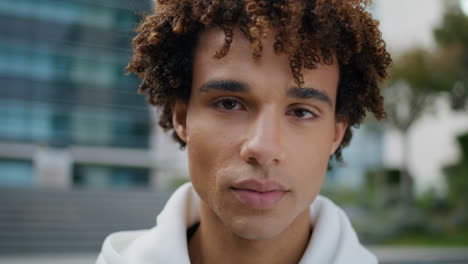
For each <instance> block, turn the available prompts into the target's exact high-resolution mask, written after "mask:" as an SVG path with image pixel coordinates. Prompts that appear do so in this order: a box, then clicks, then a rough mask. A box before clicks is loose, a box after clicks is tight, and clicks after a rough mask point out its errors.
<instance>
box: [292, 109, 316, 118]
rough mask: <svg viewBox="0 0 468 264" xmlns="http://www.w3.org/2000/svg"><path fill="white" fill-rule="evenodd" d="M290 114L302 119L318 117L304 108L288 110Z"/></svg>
mask: <svg viewBox="0 0 468 264" xmlns="http://www.w3.org/2000/svg"><path fill="white" fill-rule="evenodd" d="M288 114H289V115H292V116H294V117H297V118H300V119H314V118H316V117H317V115H316V114H314V113H313V112H311V111H309V110H307V109H304V108H295V109H292V110H290V111H288Z"/></svg>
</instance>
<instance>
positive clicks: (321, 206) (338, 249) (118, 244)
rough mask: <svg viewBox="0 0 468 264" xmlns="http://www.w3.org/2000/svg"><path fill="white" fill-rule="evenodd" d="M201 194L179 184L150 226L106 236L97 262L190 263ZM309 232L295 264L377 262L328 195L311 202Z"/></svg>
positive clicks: (131, 263)
mask: <svg viewBox="0 0 468 264" xmlns="http://www.w3.org/2000/svg"><path fill="white" fill-rule="evenodd" d="M199 203H200V200H199V197H198V195H197V194H196V193H195V191H194V190H193V188H192V185H191V184H190V183H186V184H184V185H183V186H181V187H179V189H177V190H176V191H175V192H174V194H173V195H172V196H171V198H170V199H169V200H168V202H167V203H166V205H165V207H164V209H163V210H162V211H161V213H160V214H159V215H158V217H157V220H156V223H157V224H156V226H155V227H153V228H151V229H149V230H138V231H124V232H117V233H113V234H111V235H109V236H108V237H107V238H106V239H105V240H104V244H103V246H102V251H101V253H100V254H99V256H98V259H97V261H96V264H150V263H151V264H153V263H180V264H189V263H190V259H189V255H188V249H187V229H188V228H189V227H190V226H192V225H194V224H195V223H197V222H199V221H200V215H199V211H198V210H199ZM310 219H311V224H312V226H313V233H312V235H311V237H310V240H309V244H308V246H307V249H306V251H305V252H304V255H303V257H302V259H301V261H300V262H299V263H300V264H305V263H334V264H344V263H359V264H367V263H369V264H371V263H372V264H373V263H377V258H376V257H375V256H374V255H372V254H371V253H370V252H369V251H368V250H367V249H366V248H364V247H363V246H362V245H361V244H360V242H359V240H358V238H357V235H356V232H355V231H354V229H353V228H352V226H351V223H350V222H349V219H348V217H347V216H346V215H345V213H344V211H343V210H342V209H340V208H339V207H338V206H336V205H335V204H334V203H333V202H332V201H330V200H329V199H327V198H325V197H323V196H318V197H317V198H316V199H315V201H314V202H313V203H312V205H311V210H310Z"/></svg>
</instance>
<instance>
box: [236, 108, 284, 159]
mask: <svg viewBox="0 0 468 264" xmlns="http://www.w3.org/2000/svg"><path fill="white" fill-rule="evenodd" d="M248 131H249V132H248V135H247V138H246V140H245V142H244V143H243V145H242V148H241V153H240V155H241V158H242V160H244V161H245V162H247V163H250V164H255V165H260V166H275V165H276V166H277V165H279V164H280V163H282V161H283V159H284V150H283V147H282V145H281V142H282V140H281V137H282V132H281V120H280V115H277V114H275V113H274V112H273V111H264V113H260V114H259V115H258V116H257V118H256V119H255V120H254V121H252V123H251V126H250V128H249V130H248Z"/></svg>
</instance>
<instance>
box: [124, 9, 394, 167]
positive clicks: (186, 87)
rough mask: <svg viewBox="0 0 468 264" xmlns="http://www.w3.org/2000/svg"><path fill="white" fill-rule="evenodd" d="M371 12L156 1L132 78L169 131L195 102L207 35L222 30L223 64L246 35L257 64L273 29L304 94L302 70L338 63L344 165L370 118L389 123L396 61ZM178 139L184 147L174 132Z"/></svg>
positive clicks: (137, 41) (141, 32)
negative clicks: (199, 54)
mask: <svg viewBox="0 0 468 264" xmlns="http://www.w3.org/2000/svg"><path fill="white" fill-rule="evenodd" d="M369 5H370V2H369V1H366V0H243V1H240V0H158V1H157V3H156V7H155V9H154V12H153V13H152V14H149V15H147V16H146V18H145V19H144V20H143V21H142V22H141V24H140V25H139V27H138V28H137V36H136V37H135V38H134V39H133V49H134V54H133V57H132V59H131V61H130V63H129V65H128V66H127V71H128V72H134V73H136V74H137V75H138V76H139V77H140V78H141V79H142V82H141V85H140V87H139V92H140V93H147V98H148V101H149V103H150V104H153V105H155V106H159V107H160V108H161V109H162V114H161V118H160V121H159V124H160V125H161V127H163V128H164V129H165V130H169V129H172V128H173V124H172V111H171V107H172V105H173V104H174V102H175V100H178V99H182V100H185V101H188V99H189V97H190V91H191V82H192V80H191V79H192V60H193V52H194V47H195V45H196V41H197V35H198V33H199V32H200V31H201V30H203V29H204V28H206V27H213V26H215V27H219V28H221V29H223V30H224V33H225V42H224V45H222V46H221V47H220V48H219V50H218V51H217V52H216V54H214V57H215V58H222V57H223V56H225V55H226V54H227V53H228V52H229V47H230V44H231V42H232V39H233V29H234V27H238V28H240V30H241V32H242V33H243V34H244V35H245V37H247V38H248V39H249V40H250V42H251V47H252V56H253V57H254V58H256V59H258V58H260V57H261V56H262V39H264V38H267V37H268V36H270V35H271V34H272V32H273V29H274V33H275V35H274V39H275V43H274V50H275V52H276V53H277V54H278V53H286V54H287V55H288V56H289V58H290V68H291V73H292V75H293V77H294V79H295V81H296V83H297V84H298V85H299V86H300V85H302V84H303V78H302V74H301V70H302V68H306V69H314V68H316V65H317V64H318V63H325V64H332V63H333V62H334V60H335V59H336V60H337V63H338V64H339V67H340V82H339V85H338V91H337V98H336V100H337V101H336V102H337V103H336V117H337V119H338V120H339V121H345V122H347V123H348V128H347V130H346V132H345V135H344V138H343V140H342V142H341V145H340V146H339V147H338V149H337V151H336V152H335V154H334V156H335V158H336V160H337V161H338V162H342V161H343V159H342V149H343V148H344V147H346V146H347V145H349V142H350V140H351V137H352V131H351V127H352V126H355V127H358V126H359V124H360V123H361V122H362V121H363V119H364V117H365V115H366V110H368V111H371V112H372V113H373V114H374V115H375V117H376V118H377V119H378V120H380V119H383V118H384V117H385V111H384V108H383V97H382V96H381V95H380V89H379V86H378V83H379V82H380V81H382V80H383V79H385V78H386V77H387V68H388V67H389V66H390V64H391V58H390V55H389V53H388V52H387V51H386V49H385V42H384V41H383V40H382V34H381V32H380V31H379V29H378V24H379V23H378V21H376V20H374V19H373V18H372V17H371V15H370V14H369V13H368V12H367V11H366V8H367V7H368V6H369ZM173 136H174V138H175V139H176V140H177V141H178V142H179V143H180V144H181V147H184V146H185V143H184V142H183V141H182V140H181V139H180V138H179V137H178V136H177V134H176V133H175V132H173Z"/></svg>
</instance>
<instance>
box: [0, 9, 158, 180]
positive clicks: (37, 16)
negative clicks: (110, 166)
mask: <svg viewBox="0 0 468 264" xmlns="http://www.w3.org/2000/svg"><path fill="white" fill-rule="evenodd" d="M150 6H151V2H150V1H146V0H134V1H126V0H112V1H111V0H93V1H89V0H67V1H60V0H2V1H0V24H1V25H2V26H1V27H0V124H1V125H0V141H2V142H24V143H32V144H43V145H50V146H59V147H67V146H71V145H82V146H83V145H84V146H99V147H108V148H112V147H119V148H132V149H135V148H136V149H148V148H149V135H150V122H149V109H148V107H147V104H146V102H145V99H144V97H143V96H141V95H137V94H136V90H137V87H138V83H139V82H138V80H137V78H136V77H135V76H125V66H126V64H127V63H128V61H129V59H130V57H131V39H132V36H133V35H134V33H133V29H134V27H135V26H136V23H137V22H138V19H139V18H138V15H137V14H138V13H142V12H144V11H145V12H146V11H147V10H150V8H151V7H150ZM1 159H2V158H0V170H2V172H1V173H2V174H3V171H7V170H10V171H12V170H13V169H12V168H13V167H15V166H16V167H17V171H19V172H18V173H17V175H22V174H27V172H26V171H28V170H29V169H24V170H23V169H22V168H23V167H22V166H23V165H19V164H17V163H8V164H9V165H4V164H3V163H5V162H7V159H5V158H3V159H4V160H5V161H1ZM2 162H3V163H2ZM5 164H6V163H5ZM15 164H16V165H15ZM8 168H9V169H8ZM20 172H21V173H20ZM31 173H32V172H31ZM136 173H137V174H138V172H136ZM18 177H19V178H21V177H20V176H18ZM19 178H18V179H19ZM0 181H1V179H0ZM19 182H21V181H20V180H19Z"/></svg>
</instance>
